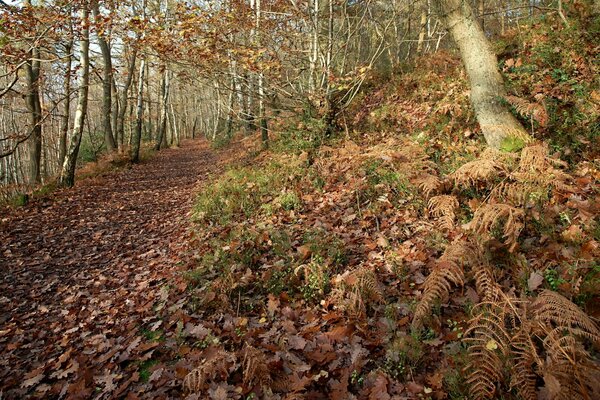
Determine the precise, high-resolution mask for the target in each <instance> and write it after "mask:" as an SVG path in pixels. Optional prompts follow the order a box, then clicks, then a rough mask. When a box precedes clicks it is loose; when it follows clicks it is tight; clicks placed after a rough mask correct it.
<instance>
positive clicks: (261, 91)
mask: <svg viewBox="0 0 600 400" xmlns="http://www.w3.org/2000/svg"><path fill="white" fill-rule="evenodd" d="M316 1H317V0H315V2H316ZM255 6H256V9H255V12H256V35H257V40H256V43H257V45H260V37H259V36H258V35H260V19H261V9H260V0H255ZM264 79H265V77H264V73H263V71H262V70H261V69H259V71H258V82H257V83H258V119H259V121H260V137H261V141H262V147H263V149H265V150H266V149H268V148H269V128H268V124H267V117H266V115H265V84H264Z"/></svg>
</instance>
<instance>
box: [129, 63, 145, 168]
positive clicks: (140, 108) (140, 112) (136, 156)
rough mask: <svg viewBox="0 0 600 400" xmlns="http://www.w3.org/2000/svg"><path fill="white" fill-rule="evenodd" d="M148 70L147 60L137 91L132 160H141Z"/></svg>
mask: <svg viewBox="0 0 600 400" xmlns="http://www.w3.org/2000/svg"><path fill="white" fill-rule="evenodd" d="M145 72H146V60H145V59H142V62H141V63H140V78H139V80H138V91H137V112H136V118H135V132H134V133H133V135H132V136H133V137H132V140H131V162H134V163H137V162H139V161H140V144H141V142H142V123H143V118H144V73H145Z"/></svg>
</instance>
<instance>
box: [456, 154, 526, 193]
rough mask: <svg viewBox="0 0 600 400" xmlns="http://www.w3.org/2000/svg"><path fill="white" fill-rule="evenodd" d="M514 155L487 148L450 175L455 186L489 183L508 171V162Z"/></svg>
mask: <svg viewBox="0 0 600 400" xmlns="http://www.w3.org/2000/svg"><path fill="white" fill-rule="evenodd" d="M514 157H515V156H514V155H512V154H511V153H506V152H500V151H497V150H494V149H491V148H488V149H486V150H484V151H483V153H481V154H480V155H479V157H478V158H477V159H476V160H473V161H469V162H468V163H466V164H464V165H462V166H461V167H460V168H458V169H457V170H456V171H454V172H453V173H452V174H451V175H450V176H451V178H452V179H453V180H454V184H455V186H457V187H459V186H475V185H476V184H478V183H490V182H493V181H494V180H496V179H498V177H500V176H503V175H505V174H506V173H508V169H509V168H508V164H509V162H510V161H511V160H512V159H514Z"/></svg>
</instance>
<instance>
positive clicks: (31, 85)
mask: <svg viewBox="0 0 600 400" xmlns="http://www.w3.org/2000/svg"><path fill="white" fill-rule="evenodd" d="M25 5H26V6H28V7H30V6H31V1H30V0H27V1H25ZM40 69H41V65H40V50H39V48H38V47H37V46H35V45H34V47H33V49H32V50H31V52H30V54H29V60H28V61H27V63H26V64H25V75H26V80H27V95H26V102H27V109H28V111H29V121H30V124H31V136H30V137H29V180H30V182H31V183H40V182H41V181H42V176H41V171H40V162H41V159H42V105H41V103H40Z"/></svg>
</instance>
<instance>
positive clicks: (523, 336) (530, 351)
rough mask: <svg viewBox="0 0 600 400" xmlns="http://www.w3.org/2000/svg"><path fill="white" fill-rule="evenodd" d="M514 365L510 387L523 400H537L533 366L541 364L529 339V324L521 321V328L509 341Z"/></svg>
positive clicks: (535, 375) (535, 377)
mask: <svg viewBox="0 0 600 400" xmlns="http://www.w3.org/2000/svg"><path fill="white" fill-rule="evenodd" d="M511 346H512V353H513V357H514V365H513V367H512V371H511V372H512V373H511V381H510V387H511V388H514V389H516V390H517V393H519V396H521V398H522V399H524V400H537V398H538V396H537V381H538V375H537V374H536V372H535V366H536V365H540V364H541V359H540V357H539V355H538V352H537V349H536V346H535V344H534V342H533V340H532V337H531V324H530V323H529V321H522V325H521V328H520V329H518V331H517V333H516V334H515V335H513V337H512V339H511Z"/></svg>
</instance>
